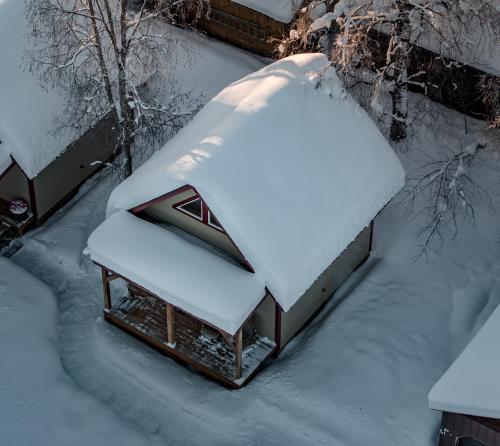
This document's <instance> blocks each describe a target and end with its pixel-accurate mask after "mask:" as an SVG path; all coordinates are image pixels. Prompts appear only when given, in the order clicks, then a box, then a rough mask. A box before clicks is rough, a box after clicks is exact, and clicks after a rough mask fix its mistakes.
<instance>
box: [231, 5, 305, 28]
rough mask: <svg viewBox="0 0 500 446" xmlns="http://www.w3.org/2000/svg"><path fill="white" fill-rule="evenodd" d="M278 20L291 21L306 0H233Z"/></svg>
mask: <svg viewBox="0 0 500 446" xmlns="http://www.w3.org/2000/svg"><path fill="white" fill-rule="evenodd" d="M232 1H233V2H234V3H239V4H240V5H243V6H246V7H247V8H250V9H253V10H254V11H257V12H260V13H262V14H265V15H267V16H269V17H271V18H273V19H275V20H277V21H278V22H282V23H290V22H291V21H292V20H293V18H294V17H295V14H296V13H297V11H298V9H299V8H300V7H301V6H302V3H304V0H232Z"/></svg>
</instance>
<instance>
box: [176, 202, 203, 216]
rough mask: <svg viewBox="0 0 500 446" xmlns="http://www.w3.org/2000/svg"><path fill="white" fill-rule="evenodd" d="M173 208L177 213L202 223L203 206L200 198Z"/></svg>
mask: <svg viewBox="0 0 500 446" xmlns="http://www.w3.org/2000/svg"><path fill="white" fill-rule="evenodd" d="M175 207H176V208H177V209H178V210H179V211H181V212H184V213H185V214H188V215H190V216H191V217H194V218H196V219H197V220H200V221H203V206H202V201H201V198H200V197H196V198H195V199H194V200H191V201H188V202H187V203H183V204H178V205H176V206H175Z"/></svg>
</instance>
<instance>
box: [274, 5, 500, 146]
mask: <svg viewBox="0 0 500 446" xmlns="http://www.w3.org/2000/svg"><path fill="white" fill-rule="evenodd" d="M471 36H473V37H474V38H473V39H471ZM499 41H500V12H499V11H498V10H497V9H496V8H495V6H494V5H493V4H492V2H490V1H489V0H471V1H470V2H464V1H462V0H448V1H444V0H366V1H362V0H338V1H334V0H313V1H311V2H310V3H309V4H308V6H306V7H305V8H303V9H302V12H301V14H300V15H299V17H298V19H297V21H296V23H295V25H294V27H293V28H292V30H291V32H290V35H289V36H287V37H286V38H284V39H283V41H282V42H280V45H279V48H278V49H279V53H280V55H281V56H287V55H289V54H293V53H295V52H302V51H304V50H306V51H308V50H309V51H310V50H315V51H317V50H319V51H324V52H327V53H328V55H329V56H330V58H331V61H332V64H333V65H335V66H336V67H337V69H338V72H339V74H340V75H341V76H342V77H343V78H344V80H345V82H346V85H347V86H348V87H349V86H352V85H357V84H359V83H360V82H362V83H364V84H365V85H369V86H370V95H371V100H370V101H369V103H370V105H371V106H372V111H373V112H374V113H375V114H378V115H385V116H386V117H388V118H390V121H391V122H390V137H391V139H393V140H394V141H400V140H402V139H404V138H405V137H406V134H407V119H408V98H407V97H408V89H409V87H410V86H415V87H419V88H420V90H421V91H422V92H424V93H425V92H426V90H427V89H428V88H440V85H436V80H435V79H433V82H432V85H429V84H428V83H426V76H427V75H428V74H429V73H430V72H431V71H435V70H436V64H437V63H439V64H441V65H442V67H443V69H445V68H446V65H447V64H451V65H456V64H457V62H454V61H450V60H449V59H448V58H449V57H452V56H459V57H462V58H466V59H469V60H470V61H471V62H474V53H475V51H476V50H478V49H480V50H481V51H484V52H487V51H494V50H495V46H496V45H497V44H498V42H499ZM421 46H424V47H426V46H427V47H431V49H432V51H433V52H434V53H435V54H436V57H435V58H419V54H420V53H421V51H420V48H421ZM416 66H417V67H416ZM383 95H389V96H390V98H391V101H390V107H387V106H386V105H385V104H384V103H383V100H382V96H383Z"/></svg>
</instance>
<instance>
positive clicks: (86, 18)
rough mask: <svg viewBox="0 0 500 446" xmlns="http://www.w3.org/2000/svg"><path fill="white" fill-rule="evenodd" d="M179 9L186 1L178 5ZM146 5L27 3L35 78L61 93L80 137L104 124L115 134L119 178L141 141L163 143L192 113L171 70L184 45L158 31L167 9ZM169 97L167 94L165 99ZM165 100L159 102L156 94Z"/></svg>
mask: <svg viewBox="0 0 500 446" xmlns="http://www.w3.org/2000/svg"><path fill="white" fill-rule="evenodd" d="M180 3H182V0H180ZM147 4H148V1H147V0H141V1H140V3H139V4H138V5H137V6H136V7H135V8H134V7H133V6H134V5H129V2H128V0H26V11H27V18H28V21H29V24H30V29H31V38H32V40H33V50H32V51H30V53H29V54H28V55H27V56H28V60H29V66H30V69H31V71H32V72H33V74H34V75H35V76H36V77H37V78H38V79H39V81H40V82H41V83H42V85H44V86H46V87H47V88H58V89H61V90H62V91H63V92H64V96H65V100H66V102H65V106H66V109H65V110H64V112H63V113H62V119H61V120H60V121H61V122H60V128H61V129H62V128H71V129H74V130H76V131H77V133H82V132H84V131H85V130H87V129H88V128H90V127H92V126H94V125H95V124H96V123H97V122H99V121H100V120H101V119H103V118H107V117H111V118H112V119H113V120H114V121H115V125H116V128H117V130H118V131H117V132H116V133H117V141H116V153H117V155H118V157H117V159H118V160H119V167H120V172H121V175H122V176H124V177H126V176H129V175H130V174H131V173H132V145H133V141H134V139H135V138H136V137H137V136H139V135H140V136H145V137H147V138H152V139H153V140H158V141H161V140H162V139H163V138H164V137H165V136H166V135H168V134H169V133H170V132H172V131H175V130H176V129H178V128H179V127H181V126H182V124H183V122H184V120H185V119H186V118H187V117H189V116H190V115H191V113H192V111H193V108H194V101H193V100H192V99H191V98H190V96H189V94H188V93H185V92H179V91H178V89H177V88H176V86H175V84H174V82H173V78H172V77H171V76H170V74H171V67H172V65H173V64H174V63H175V57H176V51H189V47H188V46H187V44H186V43H185V42H183V41H182V40H181V39H179V38H178V37H176V34H175V33H173V32H169V28H167V27H165V26H160V25H159V17H160V16H163V17H168V16H169V15H170V13H171V11H170V9H169V3H165V4H163V5H159V6H158V7H157V8H156V9H154V10H152V11H151V10H148V9H147V8H146V6H147ZM166 91H168V94H166ZM160 94H161V95H163V96H164V97H166V98H167V99H166V100H160V99H159V95H160Z"/></svg>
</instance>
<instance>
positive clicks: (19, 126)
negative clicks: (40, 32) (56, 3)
mask: <svg viewBox="0 0 500 446" xmlns="http://www.w3.org/2000/svg"><path fill="white" fill-rule="evenodd" d="M27 32H28V28H27V23H26V19H25V16H24V2H23V1H19V0H3V1H0V55H1V63H0V98H2V100H1V101H0V140H2V142H3V143H5V146H6V147H8V148H9V149H8V150H9V154H10V155H12V157H13V158H14V159H15V160H16V162H17V163H18V164H19V165H20V166H21V168H22V170H23V171H24V172H25V173H26V175H28V177H30V178H33V177H35V176H36V175H37V174H38V173H39V172H40V171H41V170H43V169H44V168H45V167H46V166H47V165H48V164H49V163H50V162H51V161H53V160H54V159H55V158H56V157H57V156H58V155H60V154H61V152H62V151H63V150H64V149H65V148H66V147H67V146H68V145H69V144H70V143H71V142H72V141H73V140H74V139H75V138H76V137H77V135H76V134H75V133H74V132H72V131H65V132H58V134H57V135H56V134H54V132H53V130H54V128H55V122H54V118H55V117H56V116H57V114H58V113H60V112H61V110H62V109H63V107H64V102H63V98H62V96H61V95H60V94H59V93H58V92H57V91H56V90H49V91H44V90H43V89H42V88H41V87H40V85H39V84H38V83H37V81H36V80H35V78H34V77H33V76H32V75H31V73H29V71H27V70H26V69H25V67H24V62H25V61H24V60H23V59H24V56H25V53H24V52H25V50H26V49H27V48H28V45H29V41H28V39H27V38H26V33H27ZM3 143H2V146H3V145H4V144H3ZM0 152H1V150H0Z"/></svg>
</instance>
